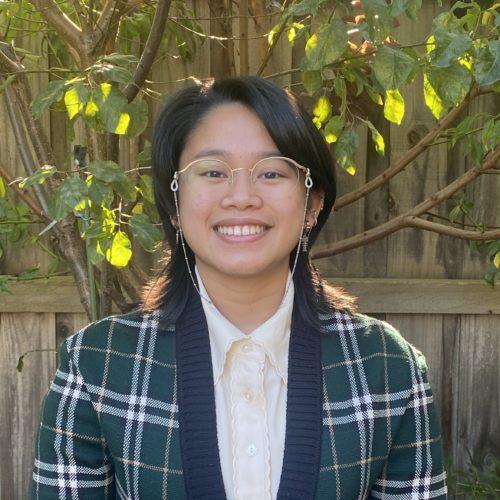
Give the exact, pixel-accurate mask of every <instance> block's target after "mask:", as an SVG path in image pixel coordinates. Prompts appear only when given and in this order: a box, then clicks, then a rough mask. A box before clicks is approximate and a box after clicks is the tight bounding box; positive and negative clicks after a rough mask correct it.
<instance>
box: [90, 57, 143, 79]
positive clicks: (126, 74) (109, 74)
mask: <svg viewBox="0 0 500 500" xmlns="http://www.w3.org/2000/svg"><path fill="white" fill-rule="evenodd" d="M90 69H91V72H92V73H97V74H100V75H102V78H103V79H104V80H106V81H107V82H117V83H124V84H129V83H134V76H133V75H132V73H131V72H130V71H129V70H128V69H127V68H124V67H122V66H116V65H114V64H111V63H109V62H102V63H98V64H94V65H93V66H91V68H90Z"/></svg>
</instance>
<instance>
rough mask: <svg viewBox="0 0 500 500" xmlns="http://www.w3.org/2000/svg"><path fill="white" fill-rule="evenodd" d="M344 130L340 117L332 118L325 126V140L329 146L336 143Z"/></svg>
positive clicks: (342, 120)
mask: <svg viewBox="0 0 500 500" xmlns="http://www.w3.org/2000/svg"><path fill="white" fill-rule="evenodd" d="M343 128H344V119H343V118H342V117H341V116H332V117H331V118H330V119H329V120H328V123H327V124H326V126H325V140H326V142H328V143H329V144H331V143H332V142H337V139H338V138H339V136H340V133H341V132H342V129H343Z"/></svg>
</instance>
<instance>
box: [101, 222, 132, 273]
mask: <svg viewBox="0 0 500 500" xmlns="http://www.w3.org/2000/svg"><path fill="white" fill-rule="evenodd" d="M130 247H131V245H130V240H129V238H128V236H127V235H126V234H125V233H124V232H123V231H120V230H118V231H117V232H116V233H115V235H114V237H113V242H112V244H111V247H110V248H108V250H106V260H107V261H108V262H109V263H110V264H112V265H113V266H115V267H118V268H121V267H125V266H126V265H127V264H128V262H129V260H130V258H131V257H132V250H131V248H130Z"/></svg>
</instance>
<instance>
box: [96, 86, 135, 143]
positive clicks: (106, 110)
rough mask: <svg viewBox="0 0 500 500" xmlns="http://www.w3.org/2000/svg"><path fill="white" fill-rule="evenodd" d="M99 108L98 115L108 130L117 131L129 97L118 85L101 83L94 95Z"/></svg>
mask: <svg viewBox="0 0 500 500" xmlns="http://www.w3.org/2000/svg"><path fill="white" fill-rule="evenodd" d="M94 100H95V102H96V104H97V106H98V108H99V111H98V113H97V115H96V116H98V118H99V121H100V122H101V123H102V125H103V127H104V128H105V129H106V130H107V131H108V132H113V133H114V132H115V130H116V128H117V126H118V123H119V121H120V117H121V114H122V112H123V111H124V109H125V108H126V107H127V105H128V101H127V98H126V97H125V95H124V94H123V93H122V92H120V90H118V89H117V88H116V87H114V86H112V85H110V84H105V83H103V84H101V85H100V86H99V88H98V90H97V92H96V93H95V95H94Z"/></svg>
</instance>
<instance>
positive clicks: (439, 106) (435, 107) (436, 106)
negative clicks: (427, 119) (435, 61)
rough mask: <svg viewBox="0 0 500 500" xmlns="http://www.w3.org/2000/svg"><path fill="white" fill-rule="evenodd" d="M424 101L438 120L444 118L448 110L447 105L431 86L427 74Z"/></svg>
mask: <svg viewBox="0 0 500 500" xmlns="http://www.w3.org/2000/svg"><path fill="white" fill-rule="evenodd" d="M424 99H425V104H427V107H428V108H429V109H430V110H431V112H432V114H433V115H434V117H435V118H436V119H437V120H439V119H440V118H441V117H442V116H444V114H445V113H446V109H447V108H446V105H445V103H444V102H443V101H442V100H441V98H440V97H439V96H438V95H437V93H436V91H435V90H434V88H433V87H432V85H431V84H430V82H429V78H428V77H427V73H424Z"/></svg>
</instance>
